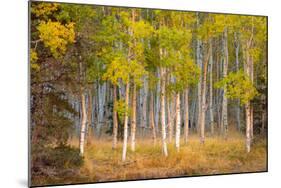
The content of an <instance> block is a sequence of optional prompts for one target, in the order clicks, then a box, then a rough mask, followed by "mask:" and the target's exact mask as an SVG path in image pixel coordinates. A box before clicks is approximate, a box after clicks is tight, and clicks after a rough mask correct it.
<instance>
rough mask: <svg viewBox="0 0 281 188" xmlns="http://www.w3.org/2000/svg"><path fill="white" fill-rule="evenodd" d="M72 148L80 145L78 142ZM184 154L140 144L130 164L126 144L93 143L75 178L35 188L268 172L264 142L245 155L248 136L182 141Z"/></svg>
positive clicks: (150, 143) (260, 140) (41, 181)
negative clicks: (124, 157) (124, 155)
mask: <svg viewBox="0 0 281 188" xmlns="http://www.w3.org/2000/svg"><path fill="white" fill-rule="evenodd" d="M71 144H73V145H77V144H78V141H77V140H72V141H71ZM181 144H182V145H181V148H180V152H177V151H176V150H175V147H174V143H170V144H169V145H168V149H169V150H168V151H169V156H168V157H167V158H166V157H164V156H163V155H162V151H161V143H160V141H159V142H158V143H157V145H156V146H154V145H153V141H152V140H149V139H148V140H137V146H136V152H135V153H132V152H131V151H130V148H128V154H127V161H126V162H125V163H124V162H122V161H121V153H122V152H121V150H122V144H121V142H119V144H118V148H117V150H115V151H113V150H112V148H111V146H112V141H111V138H107V139H105V138H103V139H100V140H91V141H90V142H88V144H87V147H86V149H85V151H86V152H85V158H84V165H83V167H82V168H81V169H80V170H79V172H76V173H75V174H73V173H72V174H69V176H68V175H67V173H63V174H62V175H61V177H56V178H54V177H52V178H48V177H47V178H46V177H45V178H42V179H41V178H40V179H34V182H35V184H37V183H38V184H60V183H66V184H68V183H79V182H103V181H114V180H133V179H149V178H163V177H176V176H193V175H208V174H225V173H239V172H259V171H266V170H267V147H266V141H265V139H263V138H255V141H254V144H253V148H252V150H251V152H250V153H247V152H245V140H244V136H243V135H240V134H237V133H236V134H232V135H229V137H228V139H227V140H225V139H223V138H221V137H219V136H214V137H207V139H206V142H205V144H204V145H202V144H200V143H199V138H198V136H197V135H192V136H190V139H189V142H188V144H186V145H185V144H183V140H182V141H181Z"/></svg>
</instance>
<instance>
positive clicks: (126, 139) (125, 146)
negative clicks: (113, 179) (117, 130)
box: [122, 81, 130, 162]
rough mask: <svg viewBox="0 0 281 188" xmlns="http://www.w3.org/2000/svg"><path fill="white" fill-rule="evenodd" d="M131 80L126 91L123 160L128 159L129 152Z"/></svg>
mask: <svg viewBox="0 0 281 188" xmlns="http://www.w3.org/2000/svg"><path fill="white" fill-rule="evenodd" d="M129 87H130V84H129V81H128V82H127V83H126V93H125V105H126V110H125V119H124V134H123V152H122V161H123V162H124V161H125V160H126V153H127V142H128V105H129Z"/></svg>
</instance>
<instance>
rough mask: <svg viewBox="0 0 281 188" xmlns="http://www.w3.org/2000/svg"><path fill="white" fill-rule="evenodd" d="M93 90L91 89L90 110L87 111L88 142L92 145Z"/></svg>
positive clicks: (89, 97)
mask: <svg viewBox="0 0 281 188" xmlns="http://www.w3.org/2000/svg"><path fill="white" fill-rule="evenodd" d="M91 89H92V88H90V89H89V95H88V110H87V113H88V114H87V124H88V126H87V127H88V131H87V141H88V143H90V140H91V138H92V136H93V135H92V127H93V126H92V116H93V96H92V90H91Z"/></svg>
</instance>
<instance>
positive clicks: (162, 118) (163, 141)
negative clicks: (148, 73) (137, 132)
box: [160, 50, 168, 156]
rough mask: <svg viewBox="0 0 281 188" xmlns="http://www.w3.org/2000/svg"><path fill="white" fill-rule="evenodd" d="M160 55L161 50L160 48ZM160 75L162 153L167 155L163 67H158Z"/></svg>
mask: <svg viewBox="0 0 281 188" xmlns="http://www.w3.org/2000/svg"><path fill="white" fill-rule="evenodd" d="M160 55H161V50H160ZM160 75H161V87H160V90H161V97H160V108H161V110H160V117H161V128H162V147H163V153H164V155H165V156H168V149H167V143H166V123H165V119H166V115H165V73H164V68H163V67H160Z"/></svg>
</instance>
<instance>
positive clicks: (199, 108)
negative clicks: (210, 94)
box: [196, 13, 202, 131]
mask: <svg viewBox="0 0 281 188" xmlns="http://www.w3.org/2000/svg"><path fill="white" fill-rule="evenodd" d="M199 25H200V23H199V13H197V27H199ZM201 45H202V42H201V41H200V39H197V44H196V61H197V65H198V67H199V68H200V70H201V71H200V74H199V81H198V85H197V93H198V95H197V97H198V98H197V114H198V117H197V122H196V131H198V129H199V127H200V122H201V111H202V105H201V99H202V96H201V95H202V93H201V92H202V91H201V87H202V59H201Z"/></svg>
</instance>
